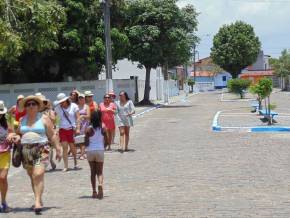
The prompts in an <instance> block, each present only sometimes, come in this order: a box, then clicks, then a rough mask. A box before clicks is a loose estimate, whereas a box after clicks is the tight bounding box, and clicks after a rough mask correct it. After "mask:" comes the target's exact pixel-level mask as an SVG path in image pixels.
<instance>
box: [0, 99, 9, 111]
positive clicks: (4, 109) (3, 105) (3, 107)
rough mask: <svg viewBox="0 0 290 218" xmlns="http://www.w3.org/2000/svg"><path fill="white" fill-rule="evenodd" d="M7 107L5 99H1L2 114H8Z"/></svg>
mask: <svg viewBox="0 0 290 218" xmlns="http://www.w3.org/2000/svg"><path fill="white" fill-rule="evenodd" d="M6 113H7V108H6V107H5V104H4V101H0V114H6Z"/></svg>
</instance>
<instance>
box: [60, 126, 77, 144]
mask: <svg viewBox="0 0 290 218" xmlns="http://www.w3.org/2000/svg"><path fill="white" fill-rule="evenodd" d="M59 141H60V142H68V143H74V142H75V140H74V130H73V129H60V130H59Z"/></svg>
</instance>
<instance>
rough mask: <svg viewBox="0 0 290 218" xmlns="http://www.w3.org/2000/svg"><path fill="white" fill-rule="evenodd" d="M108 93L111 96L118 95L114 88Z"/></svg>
mask: <svg viewBox="0 0 290 218" xmlns="http://www.w3.org/2000/svg"><path fill="white" fill-rule="evenodd" d="M108 94H109V95H110V96H113V97H116V94H115V93H114V91H113V90H112V91H110V92H109V93H108Z"/></svg>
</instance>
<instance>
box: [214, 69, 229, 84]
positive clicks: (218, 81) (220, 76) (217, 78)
mask: <svg viewBox="0 0 290 218" xmlns="http://www.w3.org/2000/svg"><path fill="white" fill-rule="evenodd" d="M224 76H226V78H227V80H226V81H223V77H224ZM231 78H232V76H231V74H230V73H228V72H223V73H218V74H217V75H216V76H215V77H214V85H215V86H218V87H221V86H227V83H228V80H230V79H231Z"/></svg>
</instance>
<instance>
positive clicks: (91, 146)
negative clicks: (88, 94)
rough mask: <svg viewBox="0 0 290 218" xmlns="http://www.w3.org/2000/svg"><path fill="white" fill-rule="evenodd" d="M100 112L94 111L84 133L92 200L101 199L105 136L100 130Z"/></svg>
mask: <svg viewBox="0 0 290 218" xmlns="http://www.w3.org/2000/svg"><path fill="white" fill-rule="evenodd" d="M101 116H102V115H101V112H100V111H94V112H93V113H92V114H91V119H90V121H91V126H89V127H88V128H87V129H86V131H85V144H86V146H87V148H86V152H87V160H88V162H89V165H90V169H91V184H92V189H93V194H92V197H93V198H98V199H102V198H103V196H104V193H103V181H104V178H103V166H104V150H105V145H106V144H107V141H108V140H107V136H106V134H105V130H104V129H103V128H102V118H101ZM96 176H97V177H98V183H99V185H98V192H97V190H96Z"/></svg>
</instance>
